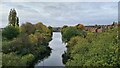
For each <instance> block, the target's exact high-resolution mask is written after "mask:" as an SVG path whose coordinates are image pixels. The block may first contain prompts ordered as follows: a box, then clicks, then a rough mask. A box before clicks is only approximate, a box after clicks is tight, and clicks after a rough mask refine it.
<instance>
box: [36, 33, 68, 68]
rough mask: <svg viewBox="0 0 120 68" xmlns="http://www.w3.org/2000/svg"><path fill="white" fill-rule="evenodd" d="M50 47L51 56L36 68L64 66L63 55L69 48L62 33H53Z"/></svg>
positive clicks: (37, 64)
mask: <svg viewBox="0 0 120 68" xmlns="http://www.w3.org/2000/svg"><path fill="white" fill-rule="evenodd" d="M49 47H50V48H52V51H51V54H50V56H49V57H48V58H45V59H43V60H42V61H39V62H38V63H36V64H35V68H39V66H64V64H63V62H62V54H63V53H64V51H66V50H67V48H66V45H65V43H63V42H62V35H61V33H60V32H53V37H52V40H51V41H50V42H49Z"/></svg>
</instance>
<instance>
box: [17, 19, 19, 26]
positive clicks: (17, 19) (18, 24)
mask: <svg viewBox="0 0 120 68" xmlns="http://www.w3.org/2000/svg"><path fill="white" fill-rule="evenodd" d="M16 25H17V26H19V18H18V17H17V22H16Z"/></svg>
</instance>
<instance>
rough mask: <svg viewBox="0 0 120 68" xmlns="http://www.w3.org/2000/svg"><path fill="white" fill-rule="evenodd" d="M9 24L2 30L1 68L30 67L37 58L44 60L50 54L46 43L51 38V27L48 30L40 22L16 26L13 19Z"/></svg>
mask: <svg viewBox="0 0 120 68" xmlns="http://www.w3.org/2000/svg"><path fill="white" fill-rule="evenodd" d="M11 12H12V11H11ZM11 12H10V13H11ZM14 13H16V12H14ZM11 15H12V13H11ZM11 15H10V16H11ZM13 15H14V14H13ZM9 20H10V19H9ZM10 24H11V25H8V26H6V27H5V28H4V29H3V30H2V34H3V37H2V38H3V40H2V53H3V55H2V57H3V58H2V65H3V66H2V67H3V68H7V67H8V66H12V67H13V68H14V67H15V68H16V66H18V67H19V66H23V67H26V66H30V65H33V63H34V61H35V60H36V59H37V58H38V57H40V58H44V57H47V56H48V55H49V54H50V52H51V49H50V48H49V47H48V43H49V41H50V40H51V37H52V27H51V28H50V29H49V28H48V27H47V26H45V25H44V24H42V22H38V23H37V24H31V23H30V22H26V23H24V24H22V25H21V26H18V25H15V22H14V23H13V19H12V21H10Z"/></svg>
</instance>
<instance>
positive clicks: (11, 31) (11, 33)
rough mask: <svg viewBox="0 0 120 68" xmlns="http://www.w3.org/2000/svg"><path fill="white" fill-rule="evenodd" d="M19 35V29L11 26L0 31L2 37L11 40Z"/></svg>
mask: <svg viewBox="0 0 120 68" xmlns="http://www.w3.org/2000/svg"><path fill="white" fill-rule="evenodd" d="M18 35H19V29H18V28H15V27H13V26H7V27H5V28H4V29H3V31H2V36H3V37H4V38H7V39H8V40H11V39H13V38H15V37H17V36H18Z"/></svg>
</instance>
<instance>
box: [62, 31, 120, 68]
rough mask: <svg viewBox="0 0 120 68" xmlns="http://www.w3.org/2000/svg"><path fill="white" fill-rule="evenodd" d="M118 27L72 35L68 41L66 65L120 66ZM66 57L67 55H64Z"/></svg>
mask: <svg viewBox="0 0 120 68" xmlns="http://www.w3.org/2000/svg"><path fill="white" fill-rule="evenodd" d="M118 43H119V40H117V29H114V30H110V31H109V32H103V33H96V34H94V33H88V35H87V37H86V38H83V37H79V36H76V37H72V38H71V39H70V41H69V42H68V45H67V47H68V49H67V53H66V56H67V57H70V58H68V59H66V58H65V60H66V62H64V63H65V65H66V66H115V67H117V66H119V65H120V62H119V61H118V60H119V58H118ZM64 57H65V55H64Z"/></svg>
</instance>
